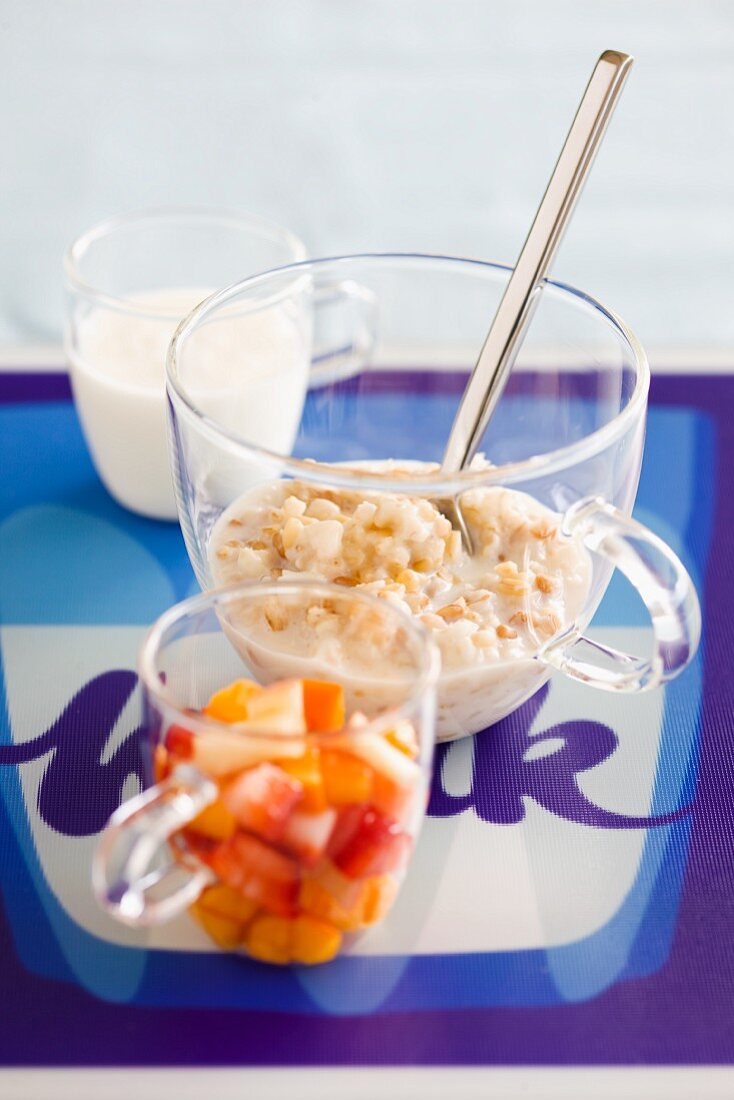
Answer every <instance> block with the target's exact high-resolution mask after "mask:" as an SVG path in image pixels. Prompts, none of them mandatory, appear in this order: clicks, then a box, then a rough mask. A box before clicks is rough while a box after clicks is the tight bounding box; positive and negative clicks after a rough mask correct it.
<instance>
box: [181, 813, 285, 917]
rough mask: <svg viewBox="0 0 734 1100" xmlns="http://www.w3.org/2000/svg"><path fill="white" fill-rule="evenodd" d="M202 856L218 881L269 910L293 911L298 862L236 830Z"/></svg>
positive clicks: (273, 911)
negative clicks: (225, 840) (235, 832)
mask: <svg viewBox="0 0 734 1100" xmlns="http://www.w3.org/2000/svg"><path fill="white" fill-rule="evenodd" d="M202 858H203V859H204V861H205V862H206V863H208V865H209V866H210V867H211V869H212V870H213V871H214V873H215V874H216V875H217V876H218V877H219V878H220V879H221V880H222V882H225V883H226V884H227V885H228V886H232V887H233V888H234V889H235V890H239V891H240V892H241V893H242V894H244V896H245V897H246V898H250V899H251V900H252V901H255V902H257V903H258V904H259V905H261V906H262V907H263V908H264V909H267V910H269V912H271V913H277V914H278V915H279V916H283V917H290V916H293V914H294V913H295V908H296V902H297V899H298V879H299V869H298V864H297V863H296V862H295V861H294V860H292V859H289V858H288V856H284V855H283V854H282V853H281V852H276V851H275V850H274V849H273V848H270V847H268V845H267V844H264V843H263V842H262V841H261V840H258V839H257V837H254V836H249V835H248V834H247V833H237V834H235V836H234V837H233V838H232V840H230V841H227V842H225V843H224V844H220V845H219V846H218V847H217V848H216V849H215V850H214V851H212V852H210V853H208V854H206V855H204V856H202Z"/></svg>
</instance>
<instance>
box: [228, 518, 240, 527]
mask: <svg viewBox="0 0 734 1100" xmlns="http://www.w3.org/2000/svg"><path fill="white" fill-rule="evenodd" d="M229 526H230V527H241V526H242V520H241V519H237V518H235V519H231V520H230V521H229Z"/></svg>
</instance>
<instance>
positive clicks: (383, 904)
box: [360, 875, 398, 927]
mask: <svg viewBox="0 0 734 1100" xmlns="http://www.w3.org/2000/svg"><path fill="white" fill-rule="evenodd" d="M397 892H398V884H397V882H396V881H395V879H394V878H392V877H391V876H390V875H375V876H374V877H373V878H368V879H366V880H365V883H364V892H363V895H362V912H361V915H360V924H361V925H362V926H363V927H364V926H367V925H369V924H378V923H379V922H380V921H381V920H384V918H385V916H386V915H387V913H388V911H389V909H390V907H391V906H392V903H393V902H394V901H395V895H396V894H397Z"/></svg>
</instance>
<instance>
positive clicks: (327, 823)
mask: <svg viewBox="0 0 734 1100" xmlns="http://www.w3.org/2000/svg"><path fill="white" fill-rule="evenodd" d="M335 824H336V810H324V811H323V812H322V813H320V814H304V813H301V812H300V811H298V812H296V813H294V814H292V816H291V817H290V818H289V820H288V822H287V823H286V826H285V830H284V832H283V835H282V837H281V843H282V844H283V845H284V846H285V847H286V848H288V849H289V850H290V851H291V852H293V853H294V854H295V855H297V856H298V857H299V859H300V860H302V862H303V863H306V864H309V865H311V864H314V863H316V862H317V861H318V860H319V859H320V858H321V856H322V855H323V854H324V851H325V850H326V845H327V844H328V843H329V837H330V836H331V833H332V830H333V828H334V825H335Z"/></svg>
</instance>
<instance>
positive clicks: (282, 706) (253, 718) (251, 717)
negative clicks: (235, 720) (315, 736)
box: [239, 680, 306, 756]
mask: <svg viewBox="0 0 734 1100" xmlns="http://www.w3.org/2000/svg"><path fill="white" fill-rule="evenodd" d="M239 726H240V729H251V730H258V731H260V732H262V733H272V734H274V735H278V734H280V735H285V734H293V733H305V732H306V716H305V713H304V708H303V681H302V680H281V681H280V682H279V683H277V684H272V685H271V686H270V687H268V688H263V690H262V691H260V692H258V694H257V695H253V696H252V697H251V698H250V699H249V700H248V704H247V720H246V721H245V722H242V723H240V724H239ZM298 755H299V756H300V755H301V754H300V753H299V754H298Z"/></svg>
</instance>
